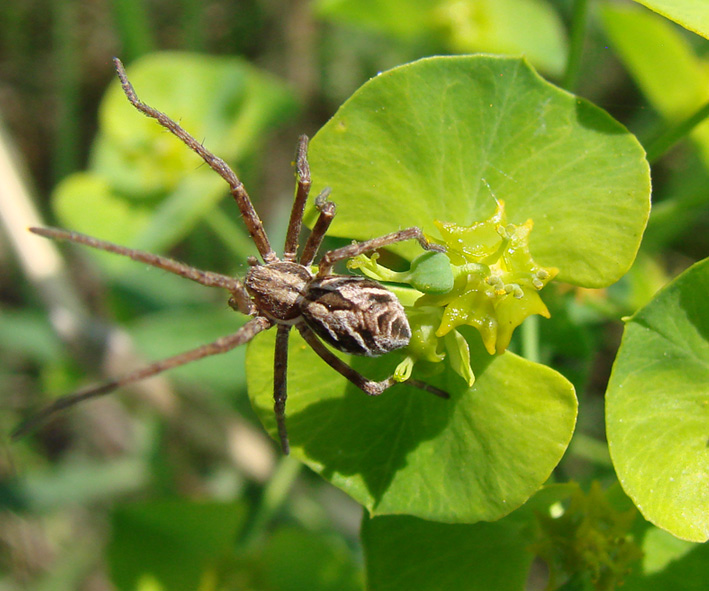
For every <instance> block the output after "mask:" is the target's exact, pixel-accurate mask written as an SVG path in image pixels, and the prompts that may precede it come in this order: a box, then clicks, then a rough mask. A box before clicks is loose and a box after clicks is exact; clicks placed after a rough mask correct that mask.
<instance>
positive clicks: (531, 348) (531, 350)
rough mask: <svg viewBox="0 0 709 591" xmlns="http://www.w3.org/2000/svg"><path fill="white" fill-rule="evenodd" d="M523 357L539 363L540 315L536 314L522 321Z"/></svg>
mask: <svg viewBox="0 0 709 591" xmlns="http://www.w3.org/2000/svg"><path fill="white" fill-rule="evenodd" d="M522 357H524V358H525V359H527V360H529V361H534V362H535V363H539V316H537V315H535V314H533V315H532V316H529V317H527V318H526V319H525V321H524V322H523V323H522Z"/></svg>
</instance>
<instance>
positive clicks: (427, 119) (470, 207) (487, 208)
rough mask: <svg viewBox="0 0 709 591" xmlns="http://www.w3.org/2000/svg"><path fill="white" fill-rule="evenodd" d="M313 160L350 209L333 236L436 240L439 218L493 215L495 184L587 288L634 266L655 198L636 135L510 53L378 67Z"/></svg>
mask: <svg viewBox="0 0 709 591" xmlns="http://www.w3.org/2000/svg"><path fill="white" fill-rule="evenodd" d="M310 164H311V168H312V173H313V185H314V191H318V190H320V189H322V188H323V187H324V186H329V187H331V188H332V199H333V200H334V201H335V202H336V203H337V206H338V215H337V217H336V218H335V221H334V223H333V225H332V228H331V231H330V234H332V235H336V236H343V237H348V238H356V239H367V238H372V237H374V236H379V235H382V234H386V233H387V232H391V231H393V230H397V229H399V228H404V227H407V226H414V225H416V226H420V227H421V228H422V229H423V230H424V232H426V233H429V234H430V235H432V236H434V237H435V236H436V235H437V234H436V233H437V230H436V228H435V226H434V221H435V220H440V221H444V222H454V223H457V224H461V225H468V224H471V223H473V222H476V221H481V220H484V219H487V218H489V217H490V215H491V214H492V213H493V212H494V211H495V199H493V195H491V190H492V192H494V196H495V197H496V198H497V199H500V200H504V202H505V205H506V210H507V213H508V219H509V222H510V223H514V224H523V223H524V222H525V221H526V220H527V219H530V218H531V219H532V221H533V223H534V229H533V230H532V232H531V234H530V250H531V254H532V256H533V257H534V259H535V260H536V261H537V262H538V263H539V264H540V265H542V266H544V267H557V268H558V269H559V275H558V279H560V280H562V281H566V282H569V283H573V284H577V285H583V286H588V287H601V286H606V285H609V284H611V283H613V282H614V281H616V280H617V279H618V278H620V277H621V276H622V275H623V274H624V273H625V272H626V271H627V269H628V268H629V267H630V265H631V264H632V262H633V260H634V258H635V254H636V252H637V249H638V245H639V243H640V239H641V237H642V233H643V230H644V228H645V224H646V222H647V217H648V213H649V206H650V199H649V196H650V177H649V167H648V164H647V162H646V160H645V158H644V152H643V150H642V148H641V146H640V144H639V143H638V142H637V140H636V139H635V137H633V136H632V135H631V134H630V133H628V132H627V130H626V129H625V128H624V127H623V126H622V125H620V124H619V123H617V122H616V121H615V120H613V119H612V118H611V117H610V116H609V115H608V114H607V113H605V112H604V111H602V110H601V109H599V108H598V107H595V106H594V105H592V104H590V103H588V102H586V101H584V100H583V99H579V98H577V97H575V96H573V95H571V94H568V93H566V92H564V91H562V90H559V89H558V88H556V87H554V86H552V85H551V84H549V83H547V82H545V81H544V80H542V79H541V78H540V77H539V76H538V75H537V74H536V73H535V72H534V71H533V70H532V69H531V68H530V67H529V66H528V65H527V64H526V62H524V61H523V60H520V59H512V58H499V57H490V56H464V57H463V56H462V57H437V58H429V59H424V60H421V61H418V62H414V63H412V64H408V65H405V66H401V67H398V68H395V69H393V70H390V71H388V72H385V73H384V74H381V75H379V76H377V77H376V78H373V79H372V80H370V81H369V82H368V83H366V84H365V85H364V86H363V87H362V88H360V89H359V90H358V91H357V92H356V93H355V94H354V95H353V96H352V97H351V98H350V99H349V100H348V101H347V102H346V103H345V104H344V105H343V106H342V107H341V108H340V109H339V110H338V112H337V113H336V114H335V116H334V117H333V118H332V119H331V120H330V121H329V122H328V123H327V124H326V125H325V126H324V127H323V128H322V129H321V130H320V131H319V132H318V134H317V135H316V136H315V138H313V141H312V142H311V146H310ZM313 215H314V212H313V211H312V210H311V211H310V216H311V218H310V219H312V217H313ZM395 250H397V251H398V252H400V253H403V254H405V255H406V256H407V257H408V258H410V259H413V258H414V257H415V256H417V255H418V254H420V252H421V251H420V248H419V246H418V245H416V244H406V245H401V246H400V247H398V248H396V249H395Z"/></svg>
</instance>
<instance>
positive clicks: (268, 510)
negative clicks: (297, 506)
mask: <svg viewBox="0 0 709 591" xmlns="http://www.w3.org/2000/svg"><path fill="white" fill-rule="evenodd" d="M302 468H303V464H302V463H301V462H299V461H298V460H296V459H295V458H293V457H291V456H283V457H282V458H281V459H280V461H279V462H278V465H277V466H276V470H275V471H274V473H273V475H272V476H271V479H270V480H269V481H268V484H267V485H266V488H265V489H264V491H263V495H262V496H261V502H260V503H259V506H258V507H257V509H256V513H255V514H254V518H253V520H252V522H251V526H250V527H249V528H248V530H247V531H246V534H245V535H244V538H243V544H244V546H249V545H251V544H253V543H254V542H256V541H257V540H258V539H259V538H260V537H261V536H262V535H263V533H264V531H265V529H266V526H267V525H268V523H269V522H270V521H271V520H272V519H273V517H274V516H275V515H276V513H277V512H278V510H279V509H280V507H281V505H283V502H284V501H285V500H286V497H287V496H288V493H289V492H290V490H291V488H292V486H293V483H294V482H295V481H296V479H297V478H298V475H299V474H300V471H301V469H302Z"/></svg>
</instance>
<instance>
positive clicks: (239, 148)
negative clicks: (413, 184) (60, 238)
mask: <svg viewBox="0 0 709 591" xmlns="http://www.w3.org/2000/svg"><path fill="white" fill-rule="evenodd" d="M176 71H179V72H180V75H179V76H176V75H175V72H176ZM128 75H129V77H130V80H131V82H132V83H133V85H134V87H135V88H137V89H139V92H140V94H139V97H140V99H141V100H143V101H145V102H146V103H148V104H151V105H160V109H161V110H163V111H164V112H166V113H174V114H176V116H177V115H178V114H179V122H180V124H181V125H182V126H183V127H184V128H185V129H187V130H188V131H189V132H190V133H191V134H192V135H193V136H195V137H196V138H200V139H201V138H206V139H207V141H208V142H209V146H210V149H211V150H212V151H214V152H215V153H217V154H219V155H220V157H221V158H223V159H224V160H226V161H227V162H230V163H241V162H244V160H246V159H247V158H250V157H252V156H253V154H254V153H255V152H256V151H257V150H258V146H259V138H260V137H261V136H262V135H263V133H264V132H265V131H267V130H268V129H269V128H271V127H273V126H274V125H275V124H276V123H279V122H280V121H282V120H283V119H284V118H285V116H287V115H288V114H289V113H291V112H292V111H293V106H294V103H293V99H292V97H291V96H290V94H289V92H288V91H287V90H286V89H285V88H284V87H283V85H282V84H281V83H280V82H278V81H276V80H274V79H272V78H271V77H270V76H268V75H266V74H265V73H263V72H260V71H258V70H257V69H255V68H254V67H253V66H250V65H249V64H247V63H246V62H244V61H242V60H239V59H236V58H212V57H206V56H201V55H197V54H188V53H178V52H165V53H156V54H151V55H149V56H146V57H144V58H142V59H140V60H138V61H137V62H135V63H134V64H131V65H130V67H129V69H128ZM100 119H101V133H100V134H99V136H98V138H97V139H96V142H95V144H94V147H93V150H92V154H91V166H90V170H89V171H88V172H84V173H77V175H74V176H70V177H68V178H67V179H66V180H65V181H64V182H63V183H61V184H60V185H59V186H58V187H57V189H56V195H55V198H54V207H55V211H56V213H57V217H58V218H59V219H60V221H61V222H62V224H63V225H65V226H66V227H70V228H73V229H75V230H78V231H83V232H86V233H91V234H94V235H97V236H101V237H102V238H103V239H106V240H111V241H116V242H121V243H123V244H127V245H130V246H133V247H135V248H142V249H144V250H157V251H161V250H165V249H167V248H169V247H171V246H173V245H174V244H175V243H177V242H178V241H179V240H182V239H184V237H185V236H186V235H187V234H188V233H189V232H190V230H192V229H193V228H194V227H195V225H196V224H197V223H198V222H199V221H200V220H202V219H203V218H204V217H205V216H206V215H207V214H208V213H209V212H210V210H212V209H213V208H214V207H215V206H216V205H217V203H218V202H219V201H220V200H221V199H222V198H223V197H224V196H225V195H226V193H227V192H226V187H225V185H224V181H223V180H222V179H221V178H219V177H218V176H217V175H215V174H214V173H213V172H212V171H211V170H209V169H207V168H200V164H201V160H200V158H199V157H198V156H197V155H196V154H194V153H193V152H191V151H190V150H188V149H186V148H185V146H184V144H183V143H182V142H181V141H180V140H178V139H177V138H176V137H174V136H172V135H171V134H169V133H165V131H164V130H163V129H162V128H161V127H160V126H159V125H156V123H155V122H154V121H153V120H151V119H148V118H147V117H144V116H143V115H141V114H140V113H138V112H136V111H135V109H134V108H133V107H132V106H131V105H130V104H129V103H128V101H127V100H126V98H125V95H124V94H123V91H122V90H121V88H120V84H119V83H118V80H115V81H114V82H113V84H112V85H111V87H110V88H109V91H108V92H107V94H106V96H105V98H104V100H103V103H102V105H101V108H100ZM155 202H158V203H159V205H158V206H157V207H156V206H155ZM116 264H121V263H116Z"/></svg>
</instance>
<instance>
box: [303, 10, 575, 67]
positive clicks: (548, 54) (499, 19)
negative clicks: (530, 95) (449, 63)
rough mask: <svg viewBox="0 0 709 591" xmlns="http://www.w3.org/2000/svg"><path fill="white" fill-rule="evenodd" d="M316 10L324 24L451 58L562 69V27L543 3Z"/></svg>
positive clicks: (557, 18)
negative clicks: (505, 57) (422, 44)
mask: <svg viewBox="0 0 709 591" xmlns="http://www.w3.org/2000/svg"><path fill="white" fill-rule="evenodd" d="M315 6H316V9H317V11H318V13H319V14H320V15H321V16H323V17H324V18H327V19H330V20H333V21H336V22H342V23H348V24H352V25H356V26H362V27H366V28H369V29H373V30H376V31H380V32H382V33H384V34H387V35H392V36H394V37H398V38H401V39H403V40H406V41H408V42H413V41H417V40H418V41H420V40H426V41H428V42H429V43H432V44H435V45H440V46H441V47H443V48H445V49H446V50H447V51H448V52H451V53H474V52H488V53H503V54H513V55H516V54H523V55H525V56H527V58H528V59H529V60H530V61H531V62H532V63H533V64H534V65H535V66H536V67H538V68H540V69H541V70H544V71H546V72H549V73H550V74H552V75H559V74H560V73H561V71H562V70H563V68H564V59H565V51H566V39H565V35H564V30H563V27H562V24H561V21H560V19H559V16H558V14H557V13H556V12H555V11H554V10H553V9H552V8H551V7H550V6H549V5H548V4H547V3H546V2H541V1H539V0H415V1H412V0H396V1H394V2H391V1H390V2H376V1H372V0H318V1H317V2H316V3H315ZM431 53H437V52H435V51H431Z"/></svg>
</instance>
